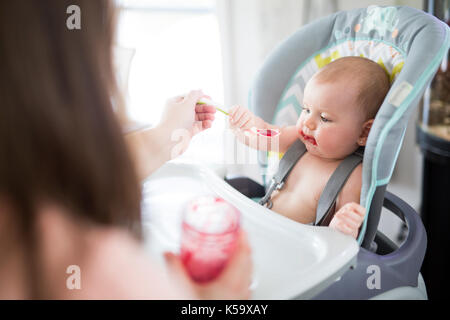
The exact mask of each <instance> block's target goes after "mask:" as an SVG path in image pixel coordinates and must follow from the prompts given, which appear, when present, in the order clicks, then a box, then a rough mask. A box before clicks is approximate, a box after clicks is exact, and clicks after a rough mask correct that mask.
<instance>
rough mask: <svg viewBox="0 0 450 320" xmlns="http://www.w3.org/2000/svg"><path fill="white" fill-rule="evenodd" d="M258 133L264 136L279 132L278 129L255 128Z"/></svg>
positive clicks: (275, 134) (272, 135)
mask: <svg viewBox="0 0 450 320" xmlns="http://www.w3.org/2000/svg"><path fill="white" fill-rule="evenodd" d="M256 131H257V133H258V134H260V135H262V136H266V137H274V136H277V135H279V134H280V131H279V130H273V129H257V130H256Z"/></svg>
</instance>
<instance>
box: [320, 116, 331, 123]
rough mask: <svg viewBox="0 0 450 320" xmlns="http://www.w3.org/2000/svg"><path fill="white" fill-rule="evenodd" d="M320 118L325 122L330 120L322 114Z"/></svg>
mask: <svg viewBox="0 0 450 320" xmlns="http://www.w3.org/2000/svg"><path fill="white" fill-rule="evenodd" d="M320 120H322V121H323V122H328V121H330V120H328V119H327V118H325V117H324V116H320Z"/></svg>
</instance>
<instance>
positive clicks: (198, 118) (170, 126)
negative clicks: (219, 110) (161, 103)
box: [160, 90, 216, 137]
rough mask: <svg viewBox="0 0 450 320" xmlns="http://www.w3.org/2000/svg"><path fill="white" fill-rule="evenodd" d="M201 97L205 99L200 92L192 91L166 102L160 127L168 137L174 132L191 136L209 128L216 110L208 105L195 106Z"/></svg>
mask: <svg viewBox="0 0 450 320" xmlns="http://www.w3.org/2000/svg"><path fill="white" fill-rule="evenodd" d="M202 97H207V96H206V95H205V94H203V92H202V91H201V90H193V91H191V92H189V93H188V94H187V95H180V96H176V97H173V98H171V99H169V100H167V102H166V107H165V109H164V113H163V116H162V118H161V122H160V125H162V126H164V128H165V129H166V130H168V132H169V134H170V135H173V133H174V132H175V131H176V130H184V131H186V132H188V133H189V134H190V136H191V137H192V136H193V135H195V134H197V133H198V132H200V131H202V130H205V129H208V128H210V127H211V124H212V121H213V120H214V113H215V112H216V109H215V108H214V107H213V106H210V105H200V104H197V102H198V100H200V98H202Z"/></svg>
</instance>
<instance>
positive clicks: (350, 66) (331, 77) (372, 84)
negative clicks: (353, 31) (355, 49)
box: [314, 57, 390, 119]
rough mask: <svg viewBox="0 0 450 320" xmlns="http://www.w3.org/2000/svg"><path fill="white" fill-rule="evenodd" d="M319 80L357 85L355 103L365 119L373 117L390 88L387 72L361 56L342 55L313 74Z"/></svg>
mask: <svg viewBox="0 0 450 320" xmlns="http://www.w3.org/2000/svg"><path fill="white" fill-rule="evenodd" d="M314 80H315V81H318V82H319V83H320V82H329V81H339V80H342V81H347V82H354V83H355V84H356V87H357V90H358V92H357V96H356V99H357V101H356V102H357V104H358V105H360V106H361V108H362V111H363V112H364V114H365V116H366V118H367V119H373V118H375V115H376V114H377V112H378V109H379V108H380V106H381V104H382V103H383V100H384V98H385V97H386V94H387V93H388V91H389V88H390V82H389V76H388V74H387V72H386V71H385V70H384V69H383V68H382V67H381V66H380V65H379V64H378V63H376V62H374V61H372V60H370V59H367V58H363V57H342V58H339V59H337V60H335V61H333V62H331V63H329V64H327V65H326V66H325V67H323V68H322V69H320V71H319V72H317V73H316V74H315V75H314Z"/></svg>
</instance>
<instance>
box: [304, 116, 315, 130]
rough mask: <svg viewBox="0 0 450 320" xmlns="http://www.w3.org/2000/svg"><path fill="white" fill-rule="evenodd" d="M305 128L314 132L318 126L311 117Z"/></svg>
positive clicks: (307, 120) (306, 121)
mask: <svg viewBox="0 0 450 320" xmlns="http://www.w3.org/2000/svg"><path fill="white" fill-rule="evenodd" d="M305 126H306V127H307V128H308V129H309V130H314V129H315V128H316V124H315V122H314V120H313V119H311V117H309V118H307V119H306V120H305Z"/></svg>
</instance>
